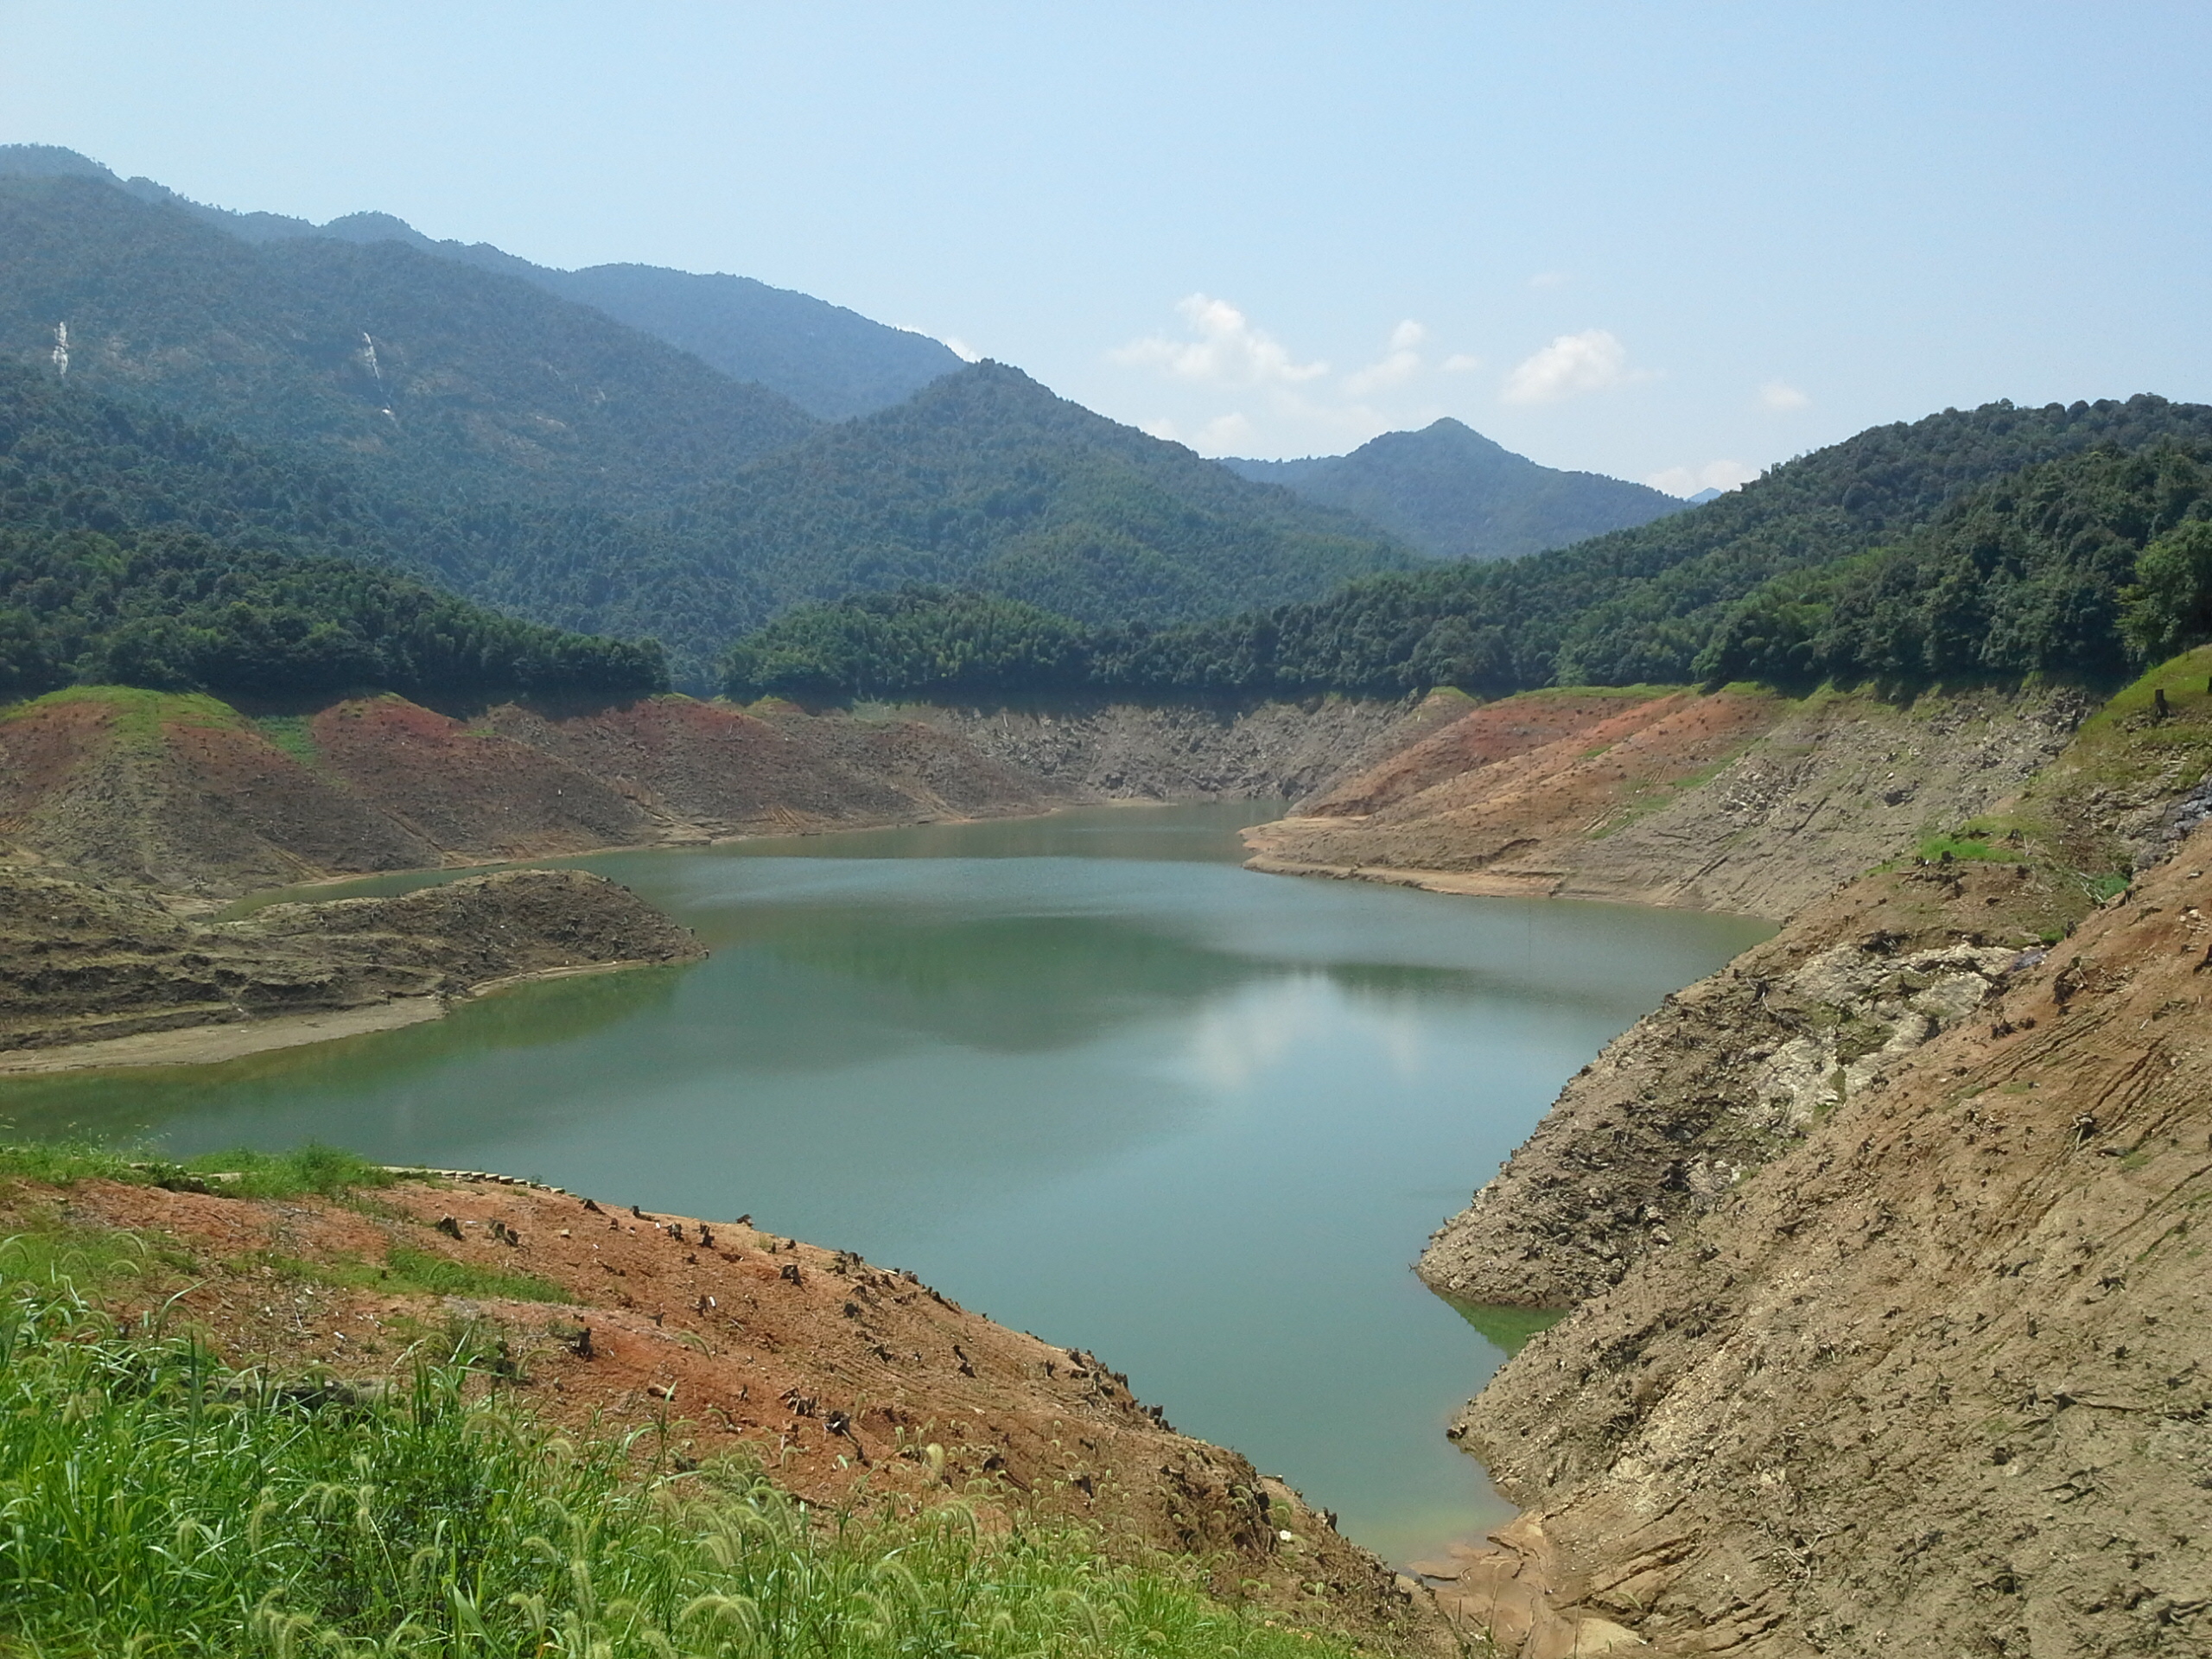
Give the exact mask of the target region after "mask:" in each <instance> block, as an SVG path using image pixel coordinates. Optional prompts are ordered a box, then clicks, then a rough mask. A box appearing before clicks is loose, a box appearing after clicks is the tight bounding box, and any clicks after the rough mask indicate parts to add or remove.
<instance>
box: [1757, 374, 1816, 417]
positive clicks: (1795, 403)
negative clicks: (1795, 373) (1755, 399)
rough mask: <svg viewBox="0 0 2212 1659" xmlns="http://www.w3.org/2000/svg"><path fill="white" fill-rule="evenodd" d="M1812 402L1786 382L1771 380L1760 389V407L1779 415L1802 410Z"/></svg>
mask: <svg viewBox="0 0 2212 1659" xmlns="http://www.w3.org/2000/svg"><path fill="white" fill-rule="evenodd" d="M1812 401H1813V400H1812V399H1811V398H1809V397H1807V396H1806V395H1805V394H1804V393H1803V392H1802V391H1798V390H1797V388H1796V387H1795V386H1793V385H1790V384H1789V382H1788V381H1786V380H1770V381H1768V382H1767V383H1766V384H1765V385H1763V386H1761V387H1760V388H1759V407H1760V408H1761V409H1764V410H1770V411H1771V412H1772V413H1774V414H1777V415H1786V414H1788V413H1789V411H1790V410H1793V409H1802V408H1804V407H1805V405H1806V404H1809V403H1811V402H1812Z"/></svg>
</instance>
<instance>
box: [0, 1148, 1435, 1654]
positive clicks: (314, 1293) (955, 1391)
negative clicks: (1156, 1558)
mask: <svg viewBox="0 0 2212 1659" xmlns="http://www.w3.org/2000/svg"><path fill="white" fill-rule="evenodd" d="M194 1184H195V1185H206V1186H207V1187H208V1188H212V1189H213V1190H212V1191H206V1192H188V1191H165V1190H162V1189H160V1188H157V1187H153V1186H146V1185H121V1184H118V1183H115V1182H111V1181H99V1180H86V1181H81V1182H79V1183H77V1184H75V1185H73V1186H71V1187H68V1188H66V1189H60V1190H56V1189H52V1188H44V1187H40V1186H36V1185H29V1184H22V1185H16V1186H15V1187H14V1188H13V1189H12V1190H10V1191H6V1192H0V1225H5V1226H6V1227H7V1228H8V1229H9V1230H17V1229H20V1228H24V1227H33V1228H36V1227H51V1226H53V1225H54V1224H55V1220H56V1211H57V1208H58V1209H59V1211H60V1215H61V1216H62V1217H66V1221H67V1225H69V1226H71V1227H73V1228H75V1229H78V1230H83V1229H86V1228H88V1227H115V1228H124V1229H128V1230H133V1231H136V1232H137V1233H138V1234H140V1235H141V1236H152V1237H153V1238H154V1239H155V1240H156V1241H157V1242H158V1243H160V1244H161V1245H162V1247H163V1256H162V1260H163V1261H165V1262H167V1263H168V1264H169V1265H170V1266H171V1267H174V1266H175V1264H176V1263H177V1262H179V1260H180V1258H181V1259H182V1260H183V1261H184V1262H188V1264H189V1265H188V1270H187V1271H185V1272H184V1273H183V1274H182V1281H181V1282H173V1279H174V1278H175V1274H170V1273H168V1272H167V1271H163V1272H162V1273H160V1274H157V1275H156V1278H155V1281H153V1282H150V1283H148V1284H146V1285H144V1286H143V1287H141V1288H140V1289H138V1290H137V1291H136V1292H134V1293H133V1294H134V1295H135V1296H136V1297H137V1306H139V1307H143V1308H149V1309H150V1308H155V1307H162V1308H163V1309H164V1313H163V1317H164V1319H165V1320H166V1322H167V1323H168V1325H170V1326H171V1328H175V1325H177V1323H178V1321H180V1320H182V1321H186V1322H188V1323H189V1324H190V1325H192V1326H193V1327H194V1328H196V1329H198V1330H199V1331H200V1332H202V1333H203V1334H204V1335H205V1336H206V1337H207V1338H208V1339H209V1341H210V1343H211V1344H212V1345H213V1347H214V1349H215V1350H216V1351H217V1352H218V1353H219V1355H220V1356H221V1357H224V1358H225V1359H226V1360H227V1361H228V1362H229V1363H232V1364H241V1365H243V1364H254V1365H260V1366H264V1367H267V1368H270V1369H271V1370H275V1371H276V1372H277V1374H279V1375H314V1374H316V1373H320V1374H321V1375H323V1376H334V1377H337V1378H340V1379H344V1380H346V1381H348V1382H355V1383H368V1384H370V1385H372V1386H373V1385H374V1384H376V1383H378V1382H379V1381H380V1380H382V1379H384V1378H386V1377H397V1378H401V1379H404V1377H405V1376H407V1375H408V1367H409V1365H410V1363H411V1360H410V1353H411V1351H413V1348H414V1346H415V1344H417V1343H421V1342H423V1341H425V1340H426V1339H427V1340H428V1341H429V1343H431V1344H434V1346H435V1348H436V1350H437V1351H442V1352H449V1351H452V1348H453V1346H454V1342H455V1338H456V1334H457V1333H459V1332H467V1333H468V1342H469V1344H470V1345H472V1346H474V1348H475V1349H476V1350H477V1351H480V1352H483V1353H486V1354H487V1355H489V1356H492V1357H493V1358H492V1360H491V1363H490V1364H489V1366H488V1368H487V1369H488V1370H489V1371H490V1373H491V1374H492V1375H493V1376H497V1377H499V1378H501V1379H503V1380H502V1383H501V1386H505V1387H508V1388H511V1389H514V1390H515V1391H516V1393H517V1394H518V1395H519V1396H520V1397H521V1398H522V1400H523V1401H524V1402H526V1403H527V1405H528V1406H529V1407H530V1408H531V1409H532V1410H533V1411H534V1412H536V1413H537V1414H539V1415H541V1416H543V1417H544V1418H548V1419H550V1420H551V1421H555V1422H556V1423H560V1424H563V1425H565V1426H566V1427H569V1429H571V1430H572V1431H574V1432H575V1433H582V1434H588V1435H606V1434H614V1435H625V1434H631V1433H636V1434H637V1435H638V1436H639V1438H638V1440H637V1449H638V1453H639V1457H640V1458H641V1459H645V1458H650V1457H652V1456H653V1455H655V1454H656V1453H658V1454H660V1455H665V1456H673V1457H679V1458H696V1459H704V1458H707V1457H709V1456H712V1455H715V1454H717V1453H721V1452H732V1451H741V1452H747V1453H749V1454H750V1455H751V1456H753V1458H755V1459H758V1460H759V1462H760V1464H761V1465H762V1466H763V1467H764V1468H765V1469H766V1471H767V1472H768V1473H769V1474H770V1475H771V1476H772V1478H773V1479H774V1480H775V1482H776V1483H777V1484H778V1485H779V1486H781V1487H783V1488H784V1489H785V1490H786V1491H791V1492H793V1493H795V1494H797V1495H798V1496H799V1497H803V1498H804V1499H806V1500H808V1501H809V1502H810V1503H816V1504H819V1505H822V1506H824V1512H825V1513H830V1512H835V1511H836V1510H838V1509H840V1508H842V1507H843V1506H846V1505H854V1506H860V1507H866V1506H869V1505H877V1506H883V1507H887V1508H892V1509H897V1510H912V1508H913V1507H915V1506H916V1505H918V1504H919V1503H925V1502H931V1501H941V1500H943V1499H944V1497H948V1496H954V1495H958V1496H963V1497H966V1499H967V1500H968V1501H969V1503H971V1504H973V1505H974V1506H975V1507H976V1509H977V1510H978V1511H979V1512H980V1513H981V1515H982V1517H983V1519H984V1521H985V1524H987V1525H996V1524H1004V1523H1005V1522H1007V1521H1010V1520H1012V1519H1014V1518H1015V1517H1018V1516H1024V1515H1031V1514H1042V1515H1046V1516H1065V1517H1070V1518H1074V1519H1078V1520H1081V1521H1084V1522H1090V1523H1091V1524H1093V1525H1096V1527H1097V1528H1098V1529H1100V1532H1101V1534H1102V1536H1103V1539H1104V1541H1106V1546H1107V1547H1108V1548H1111V1549H1113V1550H1115V1551H1116V1552H1117V1553H1120V1554H1126V1555H1129V1556H1141V1555H1142V1554H1147V1553H1148V1552H1151V1551H1155V1550H1165V1551H1169V1552H1173V1554H1177V1555H1179V1556H1184V1557H1188V1558H1192V1560H1193V1561H1194V1564H1195V1565H1196V1567H1198V1570H1199V1571H1200V1572H1201V1573H1203V1574H1204V1575H1205V1577H1206V1578H1207V1579H1208V1580H1210V1581H1211V1587H1212V1588H1213V1590H1214V1591H1215V1592H1217V1593H1218V1594H1221V1595H1224V1596H1226V1597H1229V1598H1230V1599H1238V1600H1245V1601H1249V1602H1250V1603H1253V1604H1256V1605H1257V1606H1258V1607H1259V1608H1261V1609H1262V1610H1264V1611H1267V1612H1268V1614H1269V1615H1270V1616H1272V1617H1275V1618H1291V1619H1294V1620H1295V1621H1296V1622H1298V1623H1300V1624H1307V1625H1319V1626H1322V1627H1325V1628H1331V1629H1335V1630H1342V1631H1344V1632H1346V1633H1348V1634H1350V1635H1351V1636H1353V1637H1356V1638H1357V1639H1358V1640H1359V1641H1360V1642H1361V1643H1363V1645H1368V1646H1371V1647H1376V1648H1379V1649H1383V1650H1384V1651H1389V1652H1423V1653H1440V1654H1446V1655H1448V1654H1452V1653H1453V1652H1456V1651H1457V1650H1458V1649H1457V1647H1456V1644H1455V1643H1453V1642H1452V1640H1451V1638H1450V1637H1449V1636H1448V1635H1447V1634H1446V1631H1445V1629H1444V1626H1443V1624H1442V1622H1441V1620H1440V1618H1439V1617H1438V1614H1437V1611H1436V1610H1435V1607H1434V1605H1433V1602H1432V1601H1431V1599H1429V1598H1428V1597H1427V1595H1426V1594H1425V1593H1421V1592H1419V1591H1418V1590H1417V1589H1414V1588H1413V1587H1412V1586H1410V1585H1408V1583H1406V1582H1405V1581H1402V1580H1397V1579H1396V1578H1395V1576H1394V1575H1393V1574H1392V1573H1389V1571H1387V1570H1386V1569H1385V1568H1384V1567H1383V1565H1382V1564H1381V1563H1380V1562H1379V1561H1377V1560H1376V1559H1375V1558H1374V1557H1373V1556H1371V1555H1370V1554H1367V1553H1366V1552H1364V1551H1363V1550H1361V1549H1359V1548H1357V1547H1356V1546H1354V1545H1352V1544H1351V1543H1349V1542H1347V1541H1345V1540H1344V1539H1343V1538H1342V1537H1340V1536H1339V1535H1338V1534H1337V1533H1336V1531H1335V1529H1333V1528H1332V1526H1331V1525H1330V1524H1329V1522H1328V1521H1327V1519H1326V1517H1325V1516H1322V1515H1320V1514H1319V1513H1317V1512H1316V1511H1314V1510H1312V1509H1311V1508H1309V1507H1308V1506H1307V1505H1306V1503H1305V1502H1304V1501H1303V1500H1302V1499H1301V1498H1300V1497H1299V1496H1298V1494H1297V1493H1296V1492H1294V1491H1292V1490H1291V1489H1290V1488H1289V1487H1287V1486H1286V1485H1284V1484H1282V1483H1281V1481H1280V1480H1277V1479H1274V1478H1271V1477H1268V1476H1266V1475H1262V1474H1261V1473H1260V1472H1258V1471H1255V1469H1254V1468H1253V1467H1252V1465H1251V1464H1250V1463H1249V1462H1248V1461H1247V1460H1246V1459H1243V1457H1240V1456H1239V1455H1238V1454H1237V1453H1236V1452H1231V1451H1228V1450H1226V1449H1224V1448H1223V1447H1219V1446H1211V1445H1208V1444H1207V1443H1205V1442H1204V1441H1201V1440H1192V1439H1191V1438H1189V1437H1187V1436H1185V1435H1182V1434H1179V1433H1176V1432H1175V1431H1174V1430H1173V1428H1172V1427H1169V1426H1168V1425H1167V1424H1166V1422H1165V1421H1163V1420H1162V1418H1161V1415H1160V1411H1159V1410H1158V1408H1150V1409H1147V1408H1145V1407H1143V1406H1142V1405H1141V1404H1140V1402H1138V1400H1137V1398H1136V1396H1135V1395H1134V1394H1132V1393H1131V1392H1130V1389H1129V1387H1128V1379H1127V1378H1126V1377H1123V1376H1117V1375H1116V1374H1115V1373H1113V1372H1111V1371H1109V1370H1108V1369H1107V1367H1106V1365H1105V1364H1104V1363H1103V1362H1102V1361H1100V1360H1099V1359H1098V1358H1097V1357H1096V1356H1095V1355H1092V1354H1090V1353H1088V1352H1085V1351H1082V1350H1079V1349H1071V1348H1060V1347H1055V1346H1053V1345H1052V1344H1049V1343H1046V1342H1044V1341H1041V1340H1039V1338H1036V1337H1033V1336H1028V1335H1026V1334H1022V1333H1020V1332H1014V1331H1010V1330H1007V1329H1006V1328H1005V1327H1003V1326H1001V1325H994V1324H992V1323H991V1321H990V1320H989V1319H988V1318H986V1317H984V1316H983V1315H982V1314H979V1313H971V1312H969V1311H968V1310H966V1309H963V1308H962V1307H960V1306H958V1305H957V1304H956V1303H953V1302H950V1301H948V1300H946V1299H945V1298H944V1297H943V1296H941V1295H939V1294H937V1293H936V1292H935V1291H933V1290H931V1289H930V1288H929V1287H927V1286H925V1285H923V1284H921V1283H920V1282H919V1281H917V1280H916V1279H915V1278H914V1277H913V1275H912V1274H902V1273H899V1272H896V1271H894V1270H891V1269H887V1268H880V1267H878V1266H875V1265H874V1264H872V1263H869V1262H864V1261H862V1260H861V1258H860V1257H858V1256H857V1255H851V1254H849V1253H848V1252H845V1251H839V1250H828V1249H817V1248H815V1247H813V1246H811V1245H806V1244H801V1243H798V1242H797V1241H795V1240H791V1239H785V1238H779V1237H778V1236H774V1235H772V1234H769V1233H766V1232H762V1231H760V1230H756V1229H755V1228H753V1226H752V1225H750V1224H749V1221H748V1220H739V1221H734V1222H729V1223H723V1222H719V1221H713V1222H704V1223H702V1221H701V1220H700V1219H698V1218H696V1217H673V1216H658V1215H645V1214H642V1213H640V1212H639V1211H636V1210H634V1209H628V1208H623V1207H620V1206H618V1205H614V1204H613V1203H608V1204H607V1205H604V1206H602V1205H598V1204H594V1203H588V1202H587V1201H585V1200H583V1199H581V1198H575V1197H572V1196H569V1195H568V1194H565V1193H560V1192H553V1191H551V1190H550V1189H546V1188H542V1187H533V1186H531V1185H528V1184H526V1183H523V1182H519V1181H513V1180H505V1179H498V1178H491V1177H480V1178H468V1179H417V1180H409V1181H404V1182H403V1183H401V1184H400V1185H397V1186H391V1187H385V1188H383V1189H380V1190H378V1191H377V1192H373V1193H372V1194H369V1195H367V1198H368V1201H367V1202H365V1203H345V1202H329V1201H326V1200H321V1199H317V1198H302V1199H287V1200H285V1201H283V1202H281V1203H278V1202H270V1201H257V1200H251V1199H237V1198H226V1197H224V1196H222V1194H221V1188H222V1183H221V1182H220V1181H209V1182H207V1183H204V1184H200V1183H194ZM425 1259H431V1260H435V1261H437V1262H441V1263H442V1264H445V1265H444V1266H443V1267H442V1269H441V1271H442V1273H443V1274H446V1275H447V1276H448V1277H457V1278H462V1279H467V1278H474V1279H475V1280H477V1281H480V1285H481V1288H480V1289H478V1290H476V1291H475V1292H474V1293H473V1294H438V1293H437V1292H436V1291H435V1290H434V1289H432V1288H430V1287H429V1285H430V1284H431V1283H432V1282H435V1275H433V1274H430V1273H427V1272H426V1271H425V1270H424V1268H423V1266H422V1265H421V1264H422V1263H423V1262H424V1260H425ZM172 1299H173V1300H172ZM120 1311H124V1312H125V1313H128V1312H129V1311H130V1308H129V1307H128V1306H126V1307H124V1309H122V1310H120Z"/></svg>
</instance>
